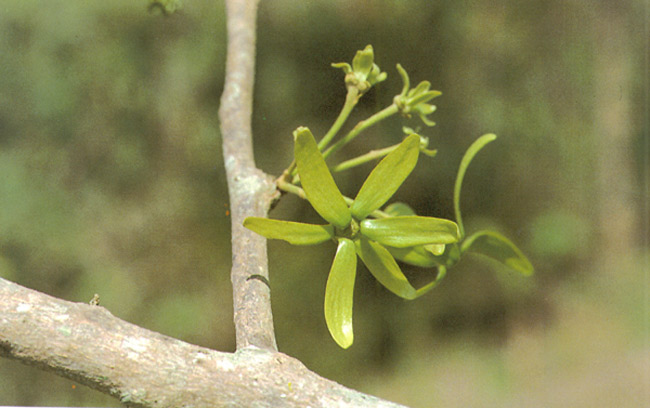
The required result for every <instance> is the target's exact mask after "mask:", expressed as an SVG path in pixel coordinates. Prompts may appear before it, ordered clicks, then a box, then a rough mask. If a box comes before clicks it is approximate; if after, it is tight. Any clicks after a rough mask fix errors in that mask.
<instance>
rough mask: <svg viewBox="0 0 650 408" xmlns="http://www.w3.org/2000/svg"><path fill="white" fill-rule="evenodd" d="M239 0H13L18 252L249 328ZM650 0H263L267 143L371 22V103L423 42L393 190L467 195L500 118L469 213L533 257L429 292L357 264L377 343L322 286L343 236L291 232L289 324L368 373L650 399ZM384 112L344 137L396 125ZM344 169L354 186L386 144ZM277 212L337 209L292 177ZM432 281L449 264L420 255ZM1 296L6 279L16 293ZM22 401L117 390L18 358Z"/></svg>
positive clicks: (154, 323) (523, 395)
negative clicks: (235, 173)
mask: <svg viewBox="0 0 650 408" xmlns="http://www.w3.org/2000/svg"><path fill="white" fill-rule="evenodd" d="M223 8H224V5H223V2H222V1H206V0H197V1H192V0H185V1H184V8H183V9H182V10H181V11H180V12H179V13H177V14H174V15H171V16H169V17H163V16H161V15H159V14H156V13H148V12H147V2H146V1H145V0H140V1H133V0H113V1H98V0H85V1H63V0H50V1H47V2H43V1H36V0H20V1H18V0H15V1H4V2H3V3H2V4H1V5H0V276H1V277H3V278H6V279H10V280H12V281H15V282H17V283H19V284H22V285H25V286H27V287H30V288H33V289H36V290H39V291H42V292H45V293H48V294H51V295H53V296H57V297H61V298H63V299H67V300H70V301H76V302H88V301H89V300H90V299H91V297H92V296H93V294H94V293H98V294H100V296H101V304H102V306H105V307H106V308H108V309H109V310H110V311H111V312H112V313H113V314H115V315H116V316H118V317H120V318H123V319H125V320H127V321H130V322H133V323H136V324H138V325H141V326H143V327H146V328H148V329H151V330H156V331H160V332H162V333H164V334H167V335H170V336H174V337H177V338H180V339H183V340H185V341H188V342H192V343H195V344H199V345H202V346H206V347H211V348H215V349H218V350H222V351H232V350H233V349H234V331H233V324H232V304H231V287H230V280H229V268H230V237H229V231H230V219H229V217H228V210H229V208H228V197H227V190H226V184H225V178H224V174H223V161H222V157H221V148H220V143H221V140H220V135H219V128H218V126H219V123H218V119H217V110H218V107H219V97H220V95H221V92H222V88H223V70H224V56H225V19H224V10H223ZM647 16H648V4H647V2H643V1H639V0H637V1H631V0H625V1H618V2H611V1H594V2H581V1H565V0H563V1H560V0H548V1H539V2H520V1H516V0H498V1H489V2H488V1H477V2H466V1H451V0H443V1H429V0H403V1H388V0H368V1H345V0H328V1H322V0H318V1H317V0H313V1H291V0H273V1H270V0H262V2H261V6H260V10H259V22H258V23H259V31H258V60H257V73H258V74H257V79H256V88H255V89H256V91H255V98H256V99H255V107H254V118H253V120H254V123H253V127H254V132H255V151H256V159H257V162H258V165H259V166H260V167H261V168H262V169H264V170H265V171H267V172H269V173H272V174H276V175H278V174H279V173H280V172H281V171H282V170H283V169H284V168H285V167H286V166H287V165H288V164H289V162H290V160H291V154H292V153H291V152H292V137H291V132H292V130H293V129H295V128H296V127H297V126H301V125H302V126H309V127H310V128H311V129H312V130H313V131H314V133H315V134H317V135H318V134H320V135H322V134H324V132H325V131H326V130H327V128H328V127H329V125H330V124H331V123H332V122H333V120H334V119H335V117H336V115H337V114H338V111H339V109H340V107H341V106H342V103H343V98H344V95H345V89H344V87H343V85H342V80H343V74H342V72H341V71H340V70H336V69H333V68H331V67H330V63H331V62H342V61H347V62H349V61H351V59H352V57H353V56H354V53H355V51H356V50H358V49H362V48H363V47H364V46H365V45H366V44H372V45H373V46H374V48H375V55H376V61H377V63H378V64H379V65H380V67H381V68H382V69H383V70H384V71H386V72H388V80H387V81H386V82H384V83H382V84H381V85H380V86H378V87H376V88H375V89H373V90H372V91H371V92H370V93H369V94H368V95H366V96H364V98H363V100H362V103H361V104H360V106H359V108H358V109H357V110H356V111H355V113H354V114H353V116H352V118H351V121H350V125H351V124H354V123H356V121H357V120H360V119H362V118H365V117H367V116H368V115H370V114H371V113H373V112H375V111H377V110H379V109H381V108H383V107H385V106H386V105H388V104H390V103H391V101H392V97H393V96H394V95H395V94H397V93H399V91H400V89H401V82H400V80H399V76H398V75H397V72H396V70H395V64H396V63H398V62H399V63H401V64H402V65H403V66H404V67H405V68H406V70H407V71H408V72H409V73H410V75H411V81H412V83H418V82H419V81H422V80H429V81H431V82H432V84H433V89H437V90H440V91H442V92H443V96H442V97H440V98H437V99H436V100H435V103H436V105H437V106H438V111H437V112H436V113H434V114H433V115H432V117H431V118H432V119H433V120H434V121H436V122H437V126H436V127H434V128H426V127H424V128H423V129H422V133H423V134H424V135H425V136H429V137H430V139H431V147H433V148H437V149H439V153H438V156H436V157H435V158H433V159H429V158H424V157H423V158H422V159H421V160H420V163H419V165H418V168H417V169H416V171H415V172H414V173H413V175H412V176H411V177H410V178H409V179H408V180H407V181H406V183H405V184H404V186H403V187H402V189H401V190H400V191H399V192H398V194H397V195H396V197H395V199H397V200H401V201H406V202H409V203H410V204H412V206H413V207H415V209H416V210H417V212H418V213H419V214H422V215H431V216H442V217H452V216H453V209H452V189H453V182H454V177H455V173H456V169H457V167H458V164H459V162H460V159H461V157H462V154H463V152H464V150H465V149H466V148H467V147H468V146H469V145H470V144H471V142H472V141H473V140H474V139H476V138H477V137H478V136H480V135H481V134H483V133H488V132H493V133H496V134H497V135H499V139H497V141H496V142H495V143H492V144H490V145H489V146H488V147H487V148H486V149H485V150H484V151H482V152H481V153H480V154H479V156H478V157H477V158H476V160H475V162H474V163H472V166H471V167H470V169H469V173H468V176H467V177H466V179H465V186H464V191H463V199H462V207H463V213H464V215H465V224H466V227H467V229H468V232H470V233H471V232H472V231H474V230H477V229H480V228H483V227H490V228H494V229H497V230H499V231H500V232H502V233H504V234H505V235H506V236H508V237H510V238H511V239H512V240H513V241H514V242H515V243H517V245H519V247H520V248H521V249H522V250H523V251H524V252H525V253H526V254H528V255H529V257H530V258H531V260H532V262H533V264H534V265H535V266H536V274H535V275H534V276H533V277H531V278H524V277H521V276H518V275H516V274H514V273H512V272H509V271H507V270H503V269H500V268H498V267H496V266H495V265H493V264H489V263H485V262H484V261H483V260H481V259H473V258H472V259H464V260H463V261H462V262H461V263H460V264H459V265H458V266H457V267H456V268H455V269H453V270H451V271H450V273H449V274H448V276H447V277H446V278H445V280H444V281H443V283H442V285H441V286H440V287H439V288H437V289H435V290H434V291H432V292H431V293H430V294H429V295H427V296H425V297H424V298H421V299H418V300H416V301H412V302H407V301H403V300H401V299H399V298H397V297H396V296H394V295H392V294H390V293H388V292H387V291H386V290H385V289H383V288H382V287H381V286H380V285H378V284H377V283H376V282H375V281H374V280H373V279H372V278H371V277H370V276H369V274H368V273H367V271H365V270H364V269H362V268H361V269H360V271H359V275H358V278H357V288H356V292H355V309H354V310H355V344H354V345H353V346H352V348H351V349H349V350H347V351H345V350H341V349H339V348H338V347H337V346H336V344H335V343H334V341H332V340H331V338H330V337H329V335H328V333H327V329H326V327H325V321H324V317H323V314H322V299H323V294H324V290H325V282H326V279H327V272H328V267H329V263H330V262H331V259H332V256H333V253H334V247H333V246H332V247H331V248H329V247H328V246H327V245H321V246H316V247H292V246H290V245H286V244H284V243H281V242H269V253H270V261H271V265H270V272H271V287H272V296H273V297H272V300H273V308H274V316H275V327H276V332H277V340H278V345H279V347H280V350H281V351H283V352H285V353H287V354H289V355H292V356H294V357H297V358H299V359H300V360H302V361H303V362H304V363H305V364H306V365H307V367H309V368H310V369H312V370H314V371H316V372H317V373H319V374H321V375H323V376H326V377H328V378H331V379H333V380H336V381H338V382H340V383H342V384H345V385H347V386H349V387H352V388H356V389H359V390H361V391H363V392H367V393H371V394H374V395H377V396H380V397H382V398H387V399H390V400H393V401H396V402H399V403H403V404H407V405H410V406H412V407H522V406H526V407H568V406H570V407H596V406H598V407H614V406H616V407H639V406H642V405H644V402H645V403H648V401H649V400H650V390H649V385H648V384H650V372H649V370H650V368H648V367H650V344H649V323H648V321H649V319H650V315H649V313H648V307H649V298H650V296H649V292H648V291H649V289H648V284H649V282H650V280H649V277H648V273H649V272H648V254H649V247H648V229H647V228H648V212H649V207H648V201H649V197H648V171H649V169H648V156H649V154H650V153H649V151H648V116H647V115H648V66H647V58H648V49H647V46H648V36H649V33H648V25H647V22H645V25H644V19H645V18H647ZM404 125H407V126H412V127H417V126H420V125H421V122H420V121H419V119H412V120H406V119H403V118H397V119H392V120H389V121H387V122H386V123H383V124H382V125H380V126H378V127H377V128H373V129H372V130H370V131H369V132H368V133H367V134H365V135H364V136H362V137H360V138H359V139H358V140H357V141H355V143H353V144H352V145H351V149H350V150H349V151H348V152H347V153H345V154H342V155H340V156H339V158H340V159H343V158H346V157H351V156H354V155H358V154H361V153H363V152H365V151H367V150H369V149H373V148H379V147H383V146H386V145H388V144H393V143H396V142H397V141H398V140H400V138H401V130H400V129H401V127H402V126H404ZM371 168H372V167H371V166H367V167H362V168H359V169H356V170H354V171H351V172H349V173H345V174H341V175H339V176H337V181H338V182H339V183H340V184H339V185H340V186H341V188H342V190H343V191H344V193H346V194H347V195H353V194H354V192H356V190H357V188H358V187H359V185H360V183H361V182H362V181H363V180H364V178H365V176H366V175H367V173H368V172H369V170H370V169H371ZM271 216H272V217H274V218H284V219H292V220H303V221H307V222H309V221H316V220H318V217H317V216H316V215H315V214H314V212H313V210H312V209H311V208H310V207H309V205H308V204H306V203H304V202H301V201H300V200H298V199H295V198H293V197H285V198H284V199H283V200H282V201H281V203H280V204H279V206H278V207H277V208H276V209H275V210H274V211H273V213H272V214H271ZM407 273H409V274H410V276H412V277H413V279H414V280H415V281H416V282H419V281H420V279H426V278H428V276H426V275H427V274H428V272H426V271H425V272H423V271H407ZM0 301H1V300H0ZM0 405H63V406H65V405H77V406H83V405H106V406H120V405H119V403H118V402H117V401H115V400H113V399H111V398H108V397H107V396H104V395H103V394H99V393H97V392H95V391H92V390H90V389H87V388H86V387H84V386H81V385H75V384H74V383H73V382H70V381H67V380H64V379H60V378H58V377H56V376H54V375H51V374H48V373H43V372H41V371H38V370H36V369H33V368H30V367H25V366H23V365H21V364H19V363H17V362H14V361H9V360H6V359H3V360H0Z"/></svg>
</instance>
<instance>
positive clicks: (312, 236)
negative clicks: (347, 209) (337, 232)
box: [244, 217, 334, 245]
mask: <svg viewBox="0 0 650 408" xmlns="http://www.w3.org/2000/svg"><path fill="white" fill-rule="evenodd" d="M244 227H246V228H248V229H249V230H251V231H253V232H256V233H258V234H260V235H262V236H263V237H266V238H269V239H282V240H285V241H287V242H288V243H290V244H293V245H315V244H320V243H322V242H325V241H328V240H330V239H332V238H333V237H334V227H333V226H331V225H314V224H303V223H301V222H292V221H281V220H271V219H269V218H259V217H248V218H246V219H245V220H244Z"/></svg>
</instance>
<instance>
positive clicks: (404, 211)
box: [384, 202, 415, 217]
mask: <svg viewBox="0 0 650 408" xmlns="http://www.w3.org/2000/svg"><path fill="white" fill-rule="evenodd" d="M384 212H385V213H386V214H388V215H390V216H392V217H396V216H398V215H415V211H414V210H413V209H412V208H411V206H409V205H408V204H406V203H401V202H396V203H392V204H390V205H387V206H386V208H384Z"/></svg>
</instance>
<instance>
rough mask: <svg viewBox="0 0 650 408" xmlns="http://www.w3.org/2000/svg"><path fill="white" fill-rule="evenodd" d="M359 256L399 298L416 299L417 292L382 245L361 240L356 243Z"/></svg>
mask: <svg viewBox="0 0 650 408" xmlns="http://www.w3.org/2000/svg"><path fill="white" fill-rule="evenodd" d="M355 244H356V246H357V254H359V257H360V258H361V260H362V261H363V263H364V264H365V265H366V267H368V270H369V271H370V273H372V275H373V276H374V277H375V279H377V280H378V281H379V283H381V284H382V285H384V286H385V287H386V289H388V290H390V291H391V292H393V293H394V294H396V295H397V296H400V297H403V298H404V299H415V297H416V290H415V288H414V287H413V286H411V284H410V283H409V281H408V280H407V279H406V276H404V274H403V273H402V270H401V269H400V267H399V265H397V262H395V258H393V256H392V255H391V254H390V252H388V250H387V249H386V248H384V247H383V246H381V245H380V244H378V243H376V242H373V241H370V240H367V239H365V238H363V237H362V238H361V239H359V240H357V241H355Z"/></svg>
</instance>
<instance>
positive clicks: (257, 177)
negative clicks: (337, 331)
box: [219, 0, 277, 350]
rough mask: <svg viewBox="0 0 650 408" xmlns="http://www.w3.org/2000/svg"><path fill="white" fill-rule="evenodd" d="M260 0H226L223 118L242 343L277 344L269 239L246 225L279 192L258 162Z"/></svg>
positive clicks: (233, 272)
mask: <svg viewBox="0 0 650 408" xmlns="http://www.w3.org/2000/svg"><path fill="white" fill-rule="evenodd" d="M256 10H257V1H256V0H245V1H242V0H232V1H227V2H226V17H227V21H228V53H227V60H226V84H225V87H224V92H223V95H222V97H221V107H220V109H219V118H220V120H221V137H222V139H223V156H224V163H225V167H226V177H227V180H228V192H229V195H230V209H231V216H232V224H231V225H232V270H231V274H230V276H231V280H232V286H233V303H234V311H235V315H234V318H235V335H236V339H237V349H238V350H239V349H240V348H243V347H247V346H256V347H260V348H263V349H267V350H277V346H276V343H275V334H274V331H273V316H272V313H271V299H270V287H269V284H268V282H269V280H268V279H269V273H268V259H267V254H266V239H264V238H263V237H261V236H259V235H257V234H255V233H253V232H252V231H249V230H247V229H246V228H244V227H243V222H244V218H246V217H248V216H256V217H266V215H267V213H268V208H269V205H270V203H271V200H272V198H273V195H274V194H275V192H276V189H275V183H274V182H273V180H272V178H271V177H269V176H267V175H265V174H264V173H263V172H261V171H260V170H258V169H257V168H256V167H255V161H254V158H253V142H252V140H253V138H252V130H251V112H252V107H253V83H254V77H255V17H256Z"/></svg>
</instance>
